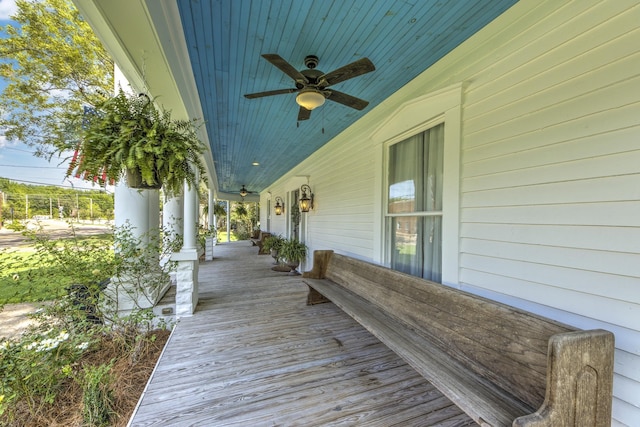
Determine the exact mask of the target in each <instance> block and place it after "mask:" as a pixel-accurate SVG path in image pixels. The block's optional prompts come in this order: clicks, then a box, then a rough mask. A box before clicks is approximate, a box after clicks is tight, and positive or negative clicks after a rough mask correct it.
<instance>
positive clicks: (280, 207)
mask: <svg viewBox="0 0 640 427" xmlns="http://www.w3.org/2000/svg"><path fill="white" fill-rule="evenodd" d="M274 209H275V211H276V215H282V212H284V201H283V200H282V198H281V197H280V196H278V197H276V206H275V207H274Z"/></svg>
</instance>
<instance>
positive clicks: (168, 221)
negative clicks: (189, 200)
mask: <svg viewBox="0 0 640 427" xmlns="http://www.w3.org/2000/svg"><path fill="white" fill-rule="evenodd" d="M183 204H184V198H183V197H182V195H180V196H176V197H165V200H164V203H163V204H162V228H164V229H165V230H167V231H168V232H169V233H171V234H172V235H174V236H182V233H184V218H183V215H184V207H183Z"/></svg>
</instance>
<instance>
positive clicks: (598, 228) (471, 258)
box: [460, 1, 640, 425]
mask: <svg viewBox="0 0 640 427" xmlns="http://www.w3.org/2000/svg"><path fill="white" fill-rule="evenodd" d="M553 7H554V8H555V10H553V11H551V13H550V14H549V15H548V16H546V17H544V19H531V18H533V17H534V16H537V15H536V13H537V11H536V10H535V9H534V10H533V11H531V12H530V14H529V16H528V17H527V16H525V17H524V18H523V19H522V20H521V22H519V23H517V24H519V25H520V29H521V32H520V34H514V35H513V37H512V39H511V40H510V42H509V43H507V44H505V45H504V46H501V47H500V48H498V49H496V52H494V54H496V55H500V57H499V58H497V59H496V60H495V62H494V63H493V64H491V65H489V66H488V67H487V68H485V69H483V70H478V71H477V72H476V73H475V74H474V75H470V76H467V77H468V80H469V81H470V82H471V83H470V84H469V86H468V87H467V91H466V94H465V104H464V106H463V117H464V122H463V146H462V179H461V229H460V230H461V236H460V238H461V240H460V244H461V254H460V267H461V269H460V281H461V283H462V285H463V286H468V287H469V288H472V289H474V288H475V289H484V290H485V291H487V292H489V293H495V294H496V295H504V296H505V297H506V299H509V298H516V299H517V300H520V301H521V302H520V304H521V305H522V306H524V307H526V308H529V309H532V310H534V311H535V310H538V311H540V310H541V309H540V307H549V309H550V310H552V311H553V312H555V313H560V315H559V316H558V320H561V321H566V322H568V323H572V321H573V323H577V322H575V321H574V320H575V319H578V318H583V319H586V320H585V321H584V322H583V323H587V324H592V325H593V326H592V327H598V326H599V325H602V327H605V328H607V327H610V329H612V330H614V332H615V333H616V343H617V351H616V380H615V387H614V388H615V390H614V394H615V399H614V400H615V401H614V418H615V419H616V420H615V422H620V423H624V424H628V425H634V424H635V425H637V424H638V423H639V422H640V409H639V407H640V401H638V398H637V396H638V395H640V347H638V342H639V341H638V339H640V43H638V40H640V4H639V3H638V2H636V1H619V2H610V1H609V2H571V3H559V4H558V5H556V6H553ZM541 8H544V6H541ZM514 24H516V23H514ZM506 31H509V30H506ZM477 60H478V63H482V59H481V58H478V59H477ZM517 300H516V301H517ZM528 302H531V303H533V304H529V303H528ZM581 326H582V325H581Z"/></svg>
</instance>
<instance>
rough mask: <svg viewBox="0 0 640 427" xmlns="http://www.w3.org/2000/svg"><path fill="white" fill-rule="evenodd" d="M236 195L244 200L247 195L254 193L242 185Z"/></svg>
mask: <svg viewBox="0 0 640 427" xmlns="http://www.w3.org/2000/svg"><path fill="white" fill-rule="evenodd" d="M238 193H239V194H240V197H242V198H245V197H246V196H247V194H252V193H255V191H249V190H247V189H246V188H245V186H244V184H242V188H241V189H240V191H239V192H238Z"/></svg>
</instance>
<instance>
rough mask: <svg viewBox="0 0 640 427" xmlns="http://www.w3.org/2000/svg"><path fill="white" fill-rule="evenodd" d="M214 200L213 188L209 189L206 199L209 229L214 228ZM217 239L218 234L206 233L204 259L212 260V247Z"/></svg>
mask: <svg viewBox="0 0 640 427" xmlns="http://www.w3.org/2000/svg"><path fill="white" fill-rule="evenodd" d="M215 202H216V200H215V199H214V197H213V190H212V189H209V192H208V200H207V228H208V229H209V230H216V217H215V215H214V210H215V209H214V205H215ZM217 241H218V236H217V234H216V236H215V237H214V236H210V235H207V238H206V241H205V244H204V260H205V261H212V260H213V247H214V246H215V245H216V243H217Z"/></svg>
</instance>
